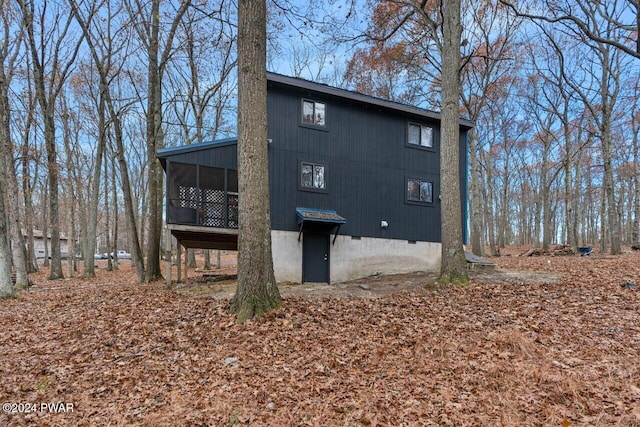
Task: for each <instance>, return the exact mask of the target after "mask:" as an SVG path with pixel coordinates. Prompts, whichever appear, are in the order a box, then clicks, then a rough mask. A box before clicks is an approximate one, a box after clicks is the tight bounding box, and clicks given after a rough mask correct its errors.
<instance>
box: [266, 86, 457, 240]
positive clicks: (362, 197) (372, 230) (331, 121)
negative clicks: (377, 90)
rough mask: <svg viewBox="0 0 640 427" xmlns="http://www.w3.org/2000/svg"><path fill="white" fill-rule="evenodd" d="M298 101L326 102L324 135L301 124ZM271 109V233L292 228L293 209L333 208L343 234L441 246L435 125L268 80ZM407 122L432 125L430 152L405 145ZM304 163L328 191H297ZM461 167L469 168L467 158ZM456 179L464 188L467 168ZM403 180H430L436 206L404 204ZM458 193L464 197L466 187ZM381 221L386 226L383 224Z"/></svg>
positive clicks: (437, 149) (437, 144)
mask: <svg viewBox="0 0 640 427" xmlns="http://www.w3.org/2000/svg"><path fill="white" fill-rule="evenodd" d="M303 98H305V99H310V100H313V101H319V102H324V103H325V104H326V128H325V129H324V130H319V129H315V128H310V127H307V126H304V125H302V124H301V100H302V99H303ZM268 111H269V138H270V139H271V141H272V142H271V144H270V146H269V159H270V160H269V161H270V185H271V217H272V218H271V221H272V228H273V229H275V230H291V231H294V230H297V221H296V216H295V208H296V207H309V208H317V209H335V210H336V211H337V212H338V213H339V214H340V215H341V216H343V217H345V218H346V219H347V223H346V224H345V225H343V226H342V228H341V230H340V233H341V234H346V235H354V236H368V237H382V238H395V239H406V240H422V241H434V242H438V241H440V203H439V200H438V195H439V194H440V179H439V176H440V173H439V170H440V158H439V154H438V153H439V142H440V132H439V123H438V122H436V121H429V120H427V119H425V118H423V117H409V116H408V115H407V114H403V113H398V112H394V111H389V110H385V111H380V109H379V108H378V107H375V106H374V107H372V106H367V105H363V104H358V103H356V102H354V101H351V100H344V99H341V98H335V97H330V96H326V95H324V94H316V93H313V92H307V91H304V90H297V89H291V88H288V87H281V86H279V85H277V84H273V83H271V84H270V87H269V97H268ZM409 121H411V122H415V123H421V124H425V125H430V126H432V127H433V129H434V147H433V150H424V149H418V148H411V147H407V146H406V144H405V143H406V134H407V129H408V122H409ZM462 132H463V133H462V135H461V139H460V142H461V148H463V149H464V150H465V151H462V152H461V154H464V153H465V152H466V136H465V134H464V129H462ZM303 160H304V161H311V162H316V163H322V164H325V165H326V182H327V191H326V193H317V192H308V191H300V190H299V189H298V181H299V179H300V176H299V164H300V162H301V161H303ZM461 162H462V163H463V164H466V157H464V155H463V158H462V159H461ZM460 175H461V178H464V179H465V180H464V181H462V182H463V183H465V182H466V168H465V166H464V165H461V169H460ZM407 177H413V178H424V179H428V180H431V181H433V183H434V186H433V198H434V202H433V204H431V205H428V206H424V205H415V204H409V203H406V202H405V193H406V178H407ZM462 190H463V191H462V192H463V195H464V193H465V190H466V187H465V186H464V185H463V189H462ZM463 202H464V203H466V200H464V199H463ZM382 220H385V221H387V222H388V223H389V227H388V228H386V229H383V228H381V227H380V222H381V221H382Z"/></svg>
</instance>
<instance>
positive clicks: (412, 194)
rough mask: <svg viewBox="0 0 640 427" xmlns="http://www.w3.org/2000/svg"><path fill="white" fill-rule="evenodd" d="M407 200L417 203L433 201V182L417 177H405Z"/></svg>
mask: <svg viewBox="0 0 640 427" xmlns="http://www.w3.org/2000/svg"><path fill="white" fill-rule="evenodd" d="M407 200H408V201H410V202H418V203H433V183H432V182H430V181H426V180H422V179H417V178H409V179H407Z"/></svg>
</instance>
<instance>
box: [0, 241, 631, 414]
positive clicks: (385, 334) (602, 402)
mask: <svg viewBox="0 0 640 427" xmlns="http://www.w3.org/2000/svg"><path fill="white" fill-rule="evenodd" d="M524 249H526V248H510V249H509V250H508V251H503V254H506V255H510V256H502V257H500V258H494V259H492V261H494V262H496V263H497V264H498V265H499V268H498V269H496V270H476V271H473V272H472V280H471V283H470V284H469V285H468V286H464V287H440V286H438V285H437V284H436V283H435V278H436V276H435V275H429V274H419V273H416V274H405V275H396V276H392V275H390V276H376V277H372V278H369V279H366V280H359V281H354V282H350V283H344V284H337V285H330V286H326V285H324V286H323V285H315V286H310V285H309V286H307V285H292V284H285V285H283V286H282V287H281V292H282V294H283V297H284V306H283V308H281V309H279V310H277V311H275V312H272V313H270V314H268V315H266V316H264V317H263V318H261V319H259V320H256V321H248V322H246V323H245V324H243V325H238V324H236V322H235V319H234V317H233V316H232V315H231V314H229V312H228V311H227V305H228V296H229V295H230V294H229V292H232V287H233V281H226V282H224V281H223V282H210V281H209V280H208V279H204V278H203V277H202V274H201V273H194V272H192V271H190V272H189V275H190V281H189V282H188V283H187V284H186V285H180V286H177V287H176V288H175V289H173V290H167V289H166V288H165V285H164V283H163V282H158V283H153V284H145V285H137V284H135V277H134V276H135V274H134V271H133V269H132V267H131V265H130V262H129V261H124V262H122V263H121V266H120V269H119V270H118V271H112V272H108V271H105V270H104V268H100V269H99V270H98V272H97V276H98V277H97V278H96V279H91V280H86V279H80V278H78V277H74V278H69V279H64V280H58V281H48V280H46V275H47V271H46V269H42V271H41V272H39V273H37V274H34V275H32V277H31V278H32V280H33V281H34V282H35V286H33V287H32V288H31V289H30V290H28V291H23V292H21V293H20V294H19V296H18V298H16V299H9V300H4V301H0V328H1V330H2V333H1V334H0V401H1V403H3V411H1V412H0V426H5V425H6V426H14V425H18V426H20V425H47V426H58V425H70V426H78V425H80V426H83V425H86V426H95V425H105V426H106V425H149V426H163V425H171V426H174V425H198V426H204V425H211V426H233V425H252V426H253V425H258V426H261V425H264V426H275V425H278V426H300V425H324V426H334V425H335V426H356V425H366V426H377V425H378V426H379V425H386V426H400V425H407V426H413V425H425V426H432V425H433V426H435V425H443V426H446V425H452V426H611V425H621V426H640V357H639V353H640V316H639V314H640V290H639V289H637V288H634V287H633V286H622V284H624V283H627V282H635V283H640V253H638V252H627V253H624V254H623V255H619V256H610V255H600V254H595V253H594V254H593V255H591V256H588V257H587V256H585V257H580V256H555V257H554V256H541V257H518V256H517V254H519V253H522V252H524ZM99 265H100V266H101V267H104V266H103V265H101V264H99ZM234 271H235V265H234V262H233V256H232V255H227V256H226V257H223V268H222V269H221V270H219V271H216V270H214V273H220V274H233V273H234ZM367 288H368V289H367ZM220 289H224V290H223V291H220ZM6 403H9V404H10V405H8V406H7V405H5V404H6ZM60 403H62V404H63V405H59V404H60ZM63 409H64V410H66V411H62V410H63ZM17 412H21V413H17Z"/></svg>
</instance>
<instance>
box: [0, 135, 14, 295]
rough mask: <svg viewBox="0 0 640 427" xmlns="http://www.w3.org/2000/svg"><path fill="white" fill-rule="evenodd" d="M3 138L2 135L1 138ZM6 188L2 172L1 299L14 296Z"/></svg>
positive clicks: (0, 207) (0, 189)
mask: <svg viewBox="0 0 640 427" xmlns="http://www.w3.org/2000/svg"><path fill="white" fill-rule="evenodd" d="M3 136H4V135H0V137H3ZM3 169H4V168H3ZM4 188H5V172H4V170H0V298H6V297H11V296H13V295H14V293H13V285H12V283H11V250H10V249H9V238H8V234H9V233H8V231H9V230H8V228H7V215H6V209H5V204H4V201H5V194H4Z"/></svg>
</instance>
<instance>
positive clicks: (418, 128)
mask: <svg viewBox="0 0 640 427" xmlns="http://www.w3.org/2000/svg"><path fill="white" fill-rule="evenodd" d="M408 142H409V144H410V145H415V146H418V147H425V148H433V129H432V128H431V127H430V126H424V125H418V124H415V123H409V140H408Z"/></svg>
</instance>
